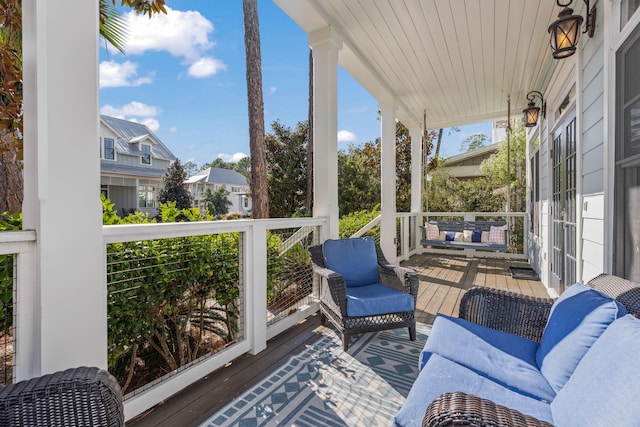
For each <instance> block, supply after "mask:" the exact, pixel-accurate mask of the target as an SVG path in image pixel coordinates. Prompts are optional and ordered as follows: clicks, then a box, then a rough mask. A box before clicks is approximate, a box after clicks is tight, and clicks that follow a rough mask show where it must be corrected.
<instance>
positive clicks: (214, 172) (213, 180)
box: [185, 168, 252, 215]
mask: <svg viewBox="0 0 640 427" xmlns="http://www.w3.org/2000/svg"><path fill="white" fill-rule="evenodd" d="M185 183H186V184H187V188H188V189H189V191H190V192H191V195H192V196H193V204H194V206H195V207H197V208H199V209H200V210H202V211H204V210H205V209H206V204H205V201H204V193H205V191H206V190H207V189H209V190H210V191H211V192H212V193H213V192H214V191H215V190H217V189H218V188H220V187H225V188H226V190H227V191H228V192H229V195H228V196H227V199H229V201H230V202H231V206H229V212H237V213H239V214H241V215H247V214H249V213H250V212H251V208H252V204H251V196H250V195H249V183H248V182H247V178H246V177H245V176H244V175H242V174H241V173H239V172H236V171H234V170H231V169H223V168H208V169H205V170H203V171H200V172H198V173H197V174H195V175H193V176H192V177H190V178H188V179H187V180H186V181H185Z"/></svg>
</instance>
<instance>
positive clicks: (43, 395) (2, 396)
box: [0, 367, 124, 427]
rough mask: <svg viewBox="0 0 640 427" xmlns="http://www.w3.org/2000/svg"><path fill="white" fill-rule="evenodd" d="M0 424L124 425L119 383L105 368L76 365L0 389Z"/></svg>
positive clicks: (113, 426)
mask: <svg viewBox="0 0 640 427" xmlns="http://www.w3.org/2000/svg"><path fill="white" fill-rule="evenodd" d="M0 425H1V426H65V427H67V426H78V427H79V426H100V427H103V426H104V427H116V426H124V408H123V403H122V394H121V392H120V386H119V385H118V383H117V382H116V380H115V378H113V376H111V375H110V374H109V373H108V372H107V371H104V370H101V369H98V368H88V367H79V368H72V369H67V370H66V371H61V372H56V373H53V374H48V375H43V376H41V377H37V378H32V379H30V380H25V381H20V382H17V383H15V384H11V385H7V386H5V387H2V388H0Z"/></svg>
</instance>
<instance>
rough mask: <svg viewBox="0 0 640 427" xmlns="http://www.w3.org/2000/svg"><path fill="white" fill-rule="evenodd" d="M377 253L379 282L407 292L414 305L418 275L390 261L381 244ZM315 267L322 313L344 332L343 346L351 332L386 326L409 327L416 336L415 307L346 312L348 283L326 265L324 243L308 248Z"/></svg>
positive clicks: (378, 328)
mask: <svg viewBox="0 0 640 427" xmlns="http://www.w3.org/2000/svg"><path fill="white" fill-rule="evenodd" d="M375 247H376V255H377V259H378V273H379V279H380V283H381V284H383V285H385V286H387V287H390V288H392V289H395V290H398V291H401V292H407V293H409V294H411V295H412V296H413V303H414V304H413V305H414V307H415V301H416V297H417V295H418V276H417V275H416V273H415V271H413V270H411V269H409V268H404V267H398V266H393V265H391V264H389V262H388V261H387V259H386V258H385V256H384V254H383V253H382V249H381V248H380V246H379V245H378V244H376V245H375ZM309 252H310V254H311V265H312V267H313V271H314V272H315V273H317V274H318V275H319V276H320V314H321V320H322V322H323V323H324V322H325V321H326V319H329V321H330V322H331V323H332V324H333V325H334V326H335V327H336V329H337V330H338V331H339V333H340V334H341V335H342V346H343V348H344V349H345V350H347V349H348V347H349V338H350V336H351V335H352V334H359V333H364V332H375V331H381V330H385V329H397V328H405V327H406V328H409V338H410V339H411V340H412V341H415V339H416V319H415V314H414V310H412V311H404V312H396V313H388V314H380V315H374V316H364V317H350V316H348V315H347V287H346V282H345V279H344V277H343V276H342V275H340V274H338V273H336V272H335V271H333V270H330V269H329V268H327V266H326V264H325V260H324V256H323V252H322V245H318V246H313V247H311V248H309Z"/></svg>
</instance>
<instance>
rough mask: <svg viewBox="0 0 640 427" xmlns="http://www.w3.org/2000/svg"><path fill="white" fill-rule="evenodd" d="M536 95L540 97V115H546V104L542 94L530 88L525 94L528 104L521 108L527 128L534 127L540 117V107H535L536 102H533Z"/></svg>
mask: <svg viewBox="0 0 640 427" xmlns="http://www.w3.org/2000/svg"><path fill="white" fill-rule="evenodd" d="M536 97H538V98H540V102H541V103H542V104H541V105H542V117H544V118H546V117H547V104H546V103H545V102H544V98H543V97H542V94H541V93H540V92H538V91H537V90H532V91H531V92H529V93H528V94H527V100H528V101H529V106H528V107H527V108H525V109H524V110H522V113H523V114H524V119H523V120H524V125H525V127H528V128H531V127H534V126H535V125H536V124H537V123H538V117H540V110H541V108H540V107H536V104H535V102H534V100H535V99H536Z"/></svg>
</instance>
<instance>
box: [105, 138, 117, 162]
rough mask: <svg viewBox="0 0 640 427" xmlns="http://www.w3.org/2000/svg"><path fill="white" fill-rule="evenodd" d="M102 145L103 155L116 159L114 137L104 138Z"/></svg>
mask: <svg viewBox="0 0 640 427" xmlns="http://www.w3.org/2000/svg"><path fill="white" fill-rule="evenodd" d="M102 145H103V150H104V151H103V153H102V157H103V158H104V159H107V160H115V158H116V150H115V142H114V141H113V138H103V139H102Z"/></svg>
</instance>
